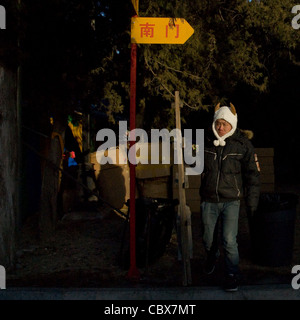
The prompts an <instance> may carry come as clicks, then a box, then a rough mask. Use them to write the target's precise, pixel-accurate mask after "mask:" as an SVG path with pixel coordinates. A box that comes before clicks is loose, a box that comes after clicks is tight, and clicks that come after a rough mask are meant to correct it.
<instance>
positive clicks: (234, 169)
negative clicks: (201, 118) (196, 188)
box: [200, 129, 260, 210]
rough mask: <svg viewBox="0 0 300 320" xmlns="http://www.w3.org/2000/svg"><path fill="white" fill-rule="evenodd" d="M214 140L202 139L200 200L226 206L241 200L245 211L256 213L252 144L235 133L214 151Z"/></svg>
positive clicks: (256, 180)
mask: <svg viewBox="0 0 300 320" xmlns="http://www.w3.org/2000/svg"><path fill="white" fill-rule="evenodd" d="M215 139H216V138H215V137H214V135H213V133H212V132H211V133H208V134H207V135H206V136H205V143H204V170H203V173H202V177H201V187H200V196H201V200H202V201H208V202H227V201H233V200H240V199H241V198H242V197H245V204H246V206H247V207H248V209H250V210H251V209H252V210H256V208H257V205H258V200H259V193H260V180H259V171H258V169H257V165H256V163H255V157H254V148H253V145H252V143H251V142H250V141H249V139H248V138H247V137H246V135H245V134H243V133H242V131H240V130H239V129H236V131H235V133H234V134H233V135H232V136H230V137H228V138H227V139H226V140H225V141H226V145H225V146H224V147H222V146H218V147H216V146H215V145H214V144H213V141H214V140H215Z"/></svg>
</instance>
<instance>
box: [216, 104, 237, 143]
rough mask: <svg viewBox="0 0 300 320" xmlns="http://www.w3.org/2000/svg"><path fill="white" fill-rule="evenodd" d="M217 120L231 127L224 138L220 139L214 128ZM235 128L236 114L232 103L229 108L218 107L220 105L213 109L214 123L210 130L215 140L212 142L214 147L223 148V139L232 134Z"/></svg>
mask: <svg viewBox="0 0 300 320" xmlns="http://www.w3.org/2000/svg"><path fill="white" fill-rule="evenodd" d="M218 119H223V120H226V121H227V122H229V123H230V124H231V126H232V129H231V130H230V131H229V132H228V133H226V134H225V135H224V136H222V137H220V136H219V135H218V132H217V131H216V128H215V122H216V120H218ZM236 127H237V113H236V110H235V107H234V105H233V104H232V103H230V108H229V107H227V106H223V107H220V103H218V104H217V106H216V107H215V114H214V121H213V124H212V129H213V132H214V134H215V137H216V138H217V140H214V145H215V146H216V147H217V146H225V144H226V142H225V139H226V138H228V137H230V136H231V135H233V134H234V132H235V130H236Z"/></svg>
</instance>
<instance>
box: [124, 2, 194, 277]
mask: <svg viewBox="0 0 300 320" xmlns="http://www.w3.org/2000/svg"><path fill="white" fill-rule="evenodd" d="M132 4H133V7H134V9H135V12H136V14H137V15H138V6H139V0H132ZM137 15H136V16H134V17H132V19H131V66H130V136H129V140H130V151H129V152H130V153H131V157H130V159H134V158H135V157H136V151H135V132H134V129H135V115H136V69H137V43H149V44H154V43H166V44H167V43H168V44H182V43H184V42H185V41H186V40H187V39H188V38H189V37H190V36H191V35H192V34H193V33H194V29H193V28H192V27H191V26H190V25H189V24H188V23H187V22H186V21H185V20H184V19H175V20H174V19H171V18H145V17H144V18H140V17H138V16H137ZM145 26H146V27H147V30H145V29H144V28H145ZM149 27H151V28H150V29H149ZM162 30H165V32H162ZM179 30H180V32H179ZM154 31H155V33H154ZM131 162H132V161H130V164H129V168H130V200H129V214H130V220H129V221H130V223H129V224H130V268H129V271H128V278H129V279H132V280H139V278H140V272H139V270H138V268H137V266H136V224H135V220H136V219H135V218H136V211H135V166H136V165H135V164H133V163H131Z"/></svg>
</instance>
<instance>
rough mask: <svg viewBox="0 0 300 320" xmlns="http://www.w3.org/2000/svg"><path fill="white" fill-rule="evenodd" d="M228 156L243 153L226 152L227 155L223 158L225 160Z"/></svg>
mask: <svg viewBox="0 0 300 320" xmlns="http://www.w3.org/2000/svg"><path fill="white" fill-rule="evenodd" d="M228 156H242V154H241V153H228V154H226V156H225V157H224V158H223V159H222V160H225V159H226V158H227V157H228Z"/></svg>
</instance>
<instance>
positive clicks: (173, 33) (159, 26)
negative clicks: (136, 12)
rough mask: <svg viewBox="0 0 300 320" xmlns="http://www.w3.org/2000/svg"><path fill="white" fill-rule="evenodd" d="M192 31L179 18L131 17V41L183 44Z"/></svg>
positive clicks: (184, 21)
mask: <svg viewBox="0 0 300 320" xmlns="http://www.w3.org/2000/svg"><path fill="white" fill-rule="evenodd" d="M193 33H194V29H193V28H192V27H191V26H190V25H189V23H188V22H187V21H186V20H185V19H181V18H176V19H172V18H145V17H134V18H131V43H148V44H154V43H160V44H183V43H185V42H186V41H187V39H188V38H190V36H191V35H192V34H193Z"/></svg>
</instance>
